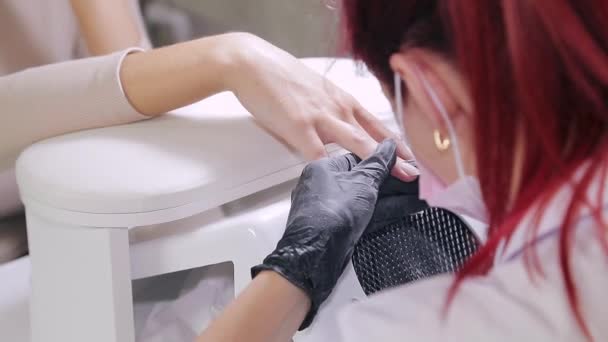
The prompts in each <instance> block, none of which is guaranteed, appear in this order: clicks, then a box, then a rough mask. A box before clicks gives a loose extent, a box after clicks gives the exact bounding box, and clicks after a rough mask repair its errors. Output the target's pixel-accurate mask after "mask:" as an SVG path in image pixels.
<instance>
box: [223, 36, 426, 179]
mask: <svg viewBox="0 0 608 342" xmlns="http://www.w3.org/2000/svg"><path fill="white" fill-rule="evenodd" d="M235 37H236V39H240V41H238V44H237V47H238V51H240V54H239V57H237V63H236V67H235V68H233V69H232V71H231V73H230V74H229V75H227V82H228V83H230V86H229V88H230V89H231V90H232V91H233V92H234V93H235V94H236V96H237V97H238V98H239V100H240V101H241V103H242V104H243V106H244V107H245V108H247V109H248V110H249V112H251V113H252V114H253V116H255V118H256V119H257V122H258V123H259V124H260V125H261V126H262V127H263V128H265V129H266V130H267V131H268V132H269V133H271V134H272V135H273V136H275V138H277V139H278V140H279V141H281V142H282V143H284V144H285V145H287V146H289V147H290V148H292V149H294V150H296V151H298V152H300V153H301V154H303V155H304V157H306V158H307V159H309V160H314V159H319V158H322V157H325V156H326V152H325V148H324V144H328V143H337V144H339V145H340V146H342V147H344V148H346V149H347V150H349V151H351V152H353V153H355V154H356V155H358V156H360V157H361V158H366V157H367V156H369V155H370V154H372V153H373V151H374V150H375V149H376V146H377V144H378V142H381V141H383V140H384V139H387V138H394V139H395V140H397V141H399V145H398V148H397V151H398V154H399V157H401V158H403V159H406V160H409V159H413V156H412V155H411V152H410V151H409V149H408V148H407V146H406V145H405V144H404V143H403V142H402V141H401V140H400V139H398V138H397V137H396V136H395V134H394V133H392V132H391V131H390V130H389V129H387V128H386V127H385V126H384V125H383V124H382V122H380V120H379V119H378V118H376V117H375V116H374V115H372V114H371V113H369V112H368V111H367V110H365V109H364V108H363V107H362V106H361V105H360V104H359V103H358V102H357V101H356V100H355V99H354V98H353V97H352V96H351V95H349V94H347V93H346V92H344V91H343V90H342V89H340V88H338V87H337V86H335V85H334V84H333V83H332V82H331V81H329V80H328V79H326V78H324V77H322V76H321V75H320V74H318V73H317V72H315V71H313V70H311V69H310V68H308V67H307V66H306V65H304V64H303V63H302V62H300V61H299V60H298V59H297V58H295V57H294V56H292V55H290V54H289V53H287V52H285V51H283V50H281V49H279V48H277V47H276V46H273V45H272V44H270V43H268V42H266V41H264V40H262V39H260V38H257V37H255V36H251V35H237V36H235ZM393 174H394V175H395V176H396V177H398V178H400V179H403V180H406V181H410V180H413V179H414V178H415V176H416V175H418V171H417V169H416V168H415V167H412V166H411V165H409V164H407V163H405V162H399V163H397V167H395V169H394V170H393Z"/></svg>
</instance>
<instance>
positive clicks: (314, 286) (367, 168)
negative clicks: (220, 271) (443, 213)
mask: <svg viewBox="0 0 608 342" xmlns="http://www.w3.org/2000/svg"><path fill="white" fill-rule="evenodd" d="M395 150H396V144H395V142H394V141H392V140H386V141H384V142H383V143H382V144H380V145H379V146H378V149H377V150H376V152H375V153H374V154H373V155H372V156H370V157H369V158H367V159H366V160H364V161H362V162H360V163H358V161H359V159H358V158H357V157H355V156H354V155H352V154H348V155H344V156H340V157H335V158H329V159H323V160H319V161H316V162H313V163H311V164H310V165H308V166H307V167H306V168H305V169H304V172H303V173H302V176H301V178H300V181H299V183H298V185H297V186H296V188H295V190H294V191H293V194H292V205H291V211H290V212H289V218H288V220H287V228H286V229H285V233H284V235H283V237H282V238H281V240H280V241H279V243H278V244H277V248H276V249H275V251H274V252H272V253H271V254H270V255H269V256H267V257H266V259H264V262H263V264H261V265H258V266H255V267H253V268H252V270H251V273H252V276H253V277H255V276H256V275H257V274H258V273H259V272H261V271H263V270H273V271H276V272H278V273H279V274H281V275H282V276H283V277H285V278H286V279H287V280H289V281H290V282H291V283H293V284H294V285H296V286H298V287H299V288H301V289H302V290H304V291H305V292H306V293H307V294H308V296H309V297H310V300H311V308H310V311H309V313H308V315H307V316H306V319H305V320H304V322H303V323H302V326H301V327H300V329H304V328H306V327H308V325H309V324H310V323H311V322H312V319H313V318H314V316H315V314H316V313H317V310H318V309H319V306H320V305H321V304H322V303H323V301H325V299H327V297H328V296H329V294H330V293H331V291H332V289H333V288H334V286H335V285H336V282H337V281H338V278H339V277H340V275H341V274H342V271H343V270H344V268H345V266H346V265H347V263H348V262H349V260H350V258H351V256H352V253H353V249H354V246H355V244H356V243H357V241H358V240H359V238H360V237H361V235H362V234H363V232H364V230H365V228H366V227H367V225H368V223H369V221H370V219H371V217H372V214H373V213H374V207H375V204H376V200H377V199H378V190H379V188H380V186H381V185H382V183H383V182H384V181H385V179H386V178H387V177H388V175H389V173H390V170H391V169H392V168H393V166H394V164H395V159H396V155H395Z"/></svg>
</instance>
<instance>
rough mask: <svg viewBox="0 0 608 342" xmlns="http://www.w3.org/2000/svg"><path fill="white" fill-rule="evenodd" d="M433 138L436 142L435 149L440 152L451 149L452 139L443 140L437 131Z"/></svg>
mask: <svg viewBox="0 0 608 342" xmlns="http://www.w3.org/2000/svg"><path fill="white" fill-rule="evenodd" d="M433 138H434V140H435V147H436V148H437V150H439V151H440V152H443V151H446V150H447V149H449V148H450V139H448V138H442V137H441V133H439V130H437V129H436V130H435V131H434V132H433Z"/></svg>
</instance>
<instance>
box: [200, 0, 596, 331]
mask: <svg viewBox="0 0 608 342" xmlns="http://www.w3.org/2000/svg"><path fill="white" fill-rule="evenodd" d="M343 10H344V13H345V29H346V30H345V32H346V37H347V38H348V42H349V43H350V47H351V49H352V53H353V54H354V56H355V57H357V58H359V59H361V60H362V61H363V62H365V64H366V65H367V66H368V67H369V68H370V69H371V70H372V71H373V72H374V73H375V74H376V75H377V76H378V78H379V79H380V81H381V82H382V83H383V84H384V87H385V90H386V93H387V95H388V96H389V97H390V98H391V100H393V101H394V102H393V103H394V107H395V109H396V112H397V113H398V119H400V120H402V121H403V123H404V127H405V133H407V138H408V141H409V142H410V143H411V147H412V150H413V152H414V154H415V155H416V156H417V162H418V165H419V166H421V168H420V171H421V176H420V183H421V195H422V196H421V197H424V198H426V199H427V200H428V201H429V202H430V203H431V204H434V203H439V202H441V203H444V204H447V205H448V206H451V205H452V204H454V202H455V200H456V202H458V201H460V202H466V203H464V204H465V205H464V206H463V209H466V210H467V211H469V214H473V215H478V217H479V218H486V219H487V222H488V223H489V227H490V229H489V231H488V241H487V243H486V244H485V245H484V246H483V247H482V248H481V249H480V251H479V252H478V253H477V254H476V255H475V256H474V257H473V258H472V260H471V261H470V262H469V263H468V264H467V265H466V266H465V267H464V269H463V270H462V271H461V272H460V273H459V274H458V275H456V276H447V275H446V276H440V277H436V278H433V279H429V280H426V281H421V282H418V283H415V284H412V285H408V286H403V287H399V288H395V289H392V290H389V291H386V292H384V293H381V294H379V295H376V296H374V297H372V298H370V299H369V300H367V301H365V302H361V303H357V304H354V305H352V307H350V308H348V309H347V310H346V311H345V312H343V315H342V316H341V317H339V320H338V322H339V327H340V329H341V330H342V336H343V340H344V341H349V342H352V341H383V342H387V341H428V340H431V341H436V340H443V341H445V340H448V341H497V340H513V341H578V340H596V341H608V294H607V293H606V292H607V291H608V230H607V227H606V212H607V209H608V198H606V189H605V183H606V182H605V180H606V175H607V172H608V169H607V166H608V163H607V160H606V159H607V158H608V150H607V148H608V26H607V25H606V23H605V21H606V18H608V2H606V1H604V0H595V1H594V0H586V1H580V0H552V1H531V0H503V1H498V0H497V1H488V0H470V1H456V0H452V1H450V0H344V2H343ZM393 94H394V95H393ZM394 150H395V148H394V144H393V143H391V142H385V143H384V144H382V145H381V146H380V147H379V149H378V150H377V152H376V154H374V155H373V156H372V157H371V158H368V159H366V160H364V161H363V162H361V163H359V164H357V160H355V159H354V158H352V157H348V156H347V157H341V158H336V159H326V160H324V161H321V162H316V163H314V164H312V165H311V166H310V167H309V168H308V169H307V170H306V171H305V172H304V174H303V177H302V179H301V181H300V184H299V186H298V187H297V188H296V190H295V193H294V199H293V207H292V211H291V214H290V218H289V221H288V224H287V228H286V232H285V235H284V237H283V239H282V240H281V241H280V242H279V244H278V246H277V249H276V250H275V251H274V252H273V253H272V254H270V255H269V256H268V257H267V258H266V259H265V260H264V263H263V264H262V265H260V266H258V267H256V268H254V270H253V271H254V272H253V273H254V275H256V276H255V278H254V280H253V282H252V284H251V285H250V287H249V288H248V289H247V290H246V291H244V293H243V294H242V295H241V296H240V297H239V298H237V299H236V300H235V301H234V302H233V303H232V304H231V306H229V308H228V309H227V310H226V311H225V312H224V314H223V315H222V316H221V317H220V318H219V319H218V320H217V321H216V322H215V323H214V324H212V325H211V326H210V327H209V328H208V329H207V330H206V331H205V332H204V333H203V335H202V336H201V341H285V340H287V339H288V338H289V337H290V336H291V335H292V334H293V333H294V332H295V330H296V329H297V328H298V327H300V326H301V325H302V324H303V325H306V324H307V323H309V322H310V321H311V320H312V318H313V316H314V314H315V312H316V310H317V308H318V307H319V305H320V304H321V303H322V302H323V300H324V299H326V298H327V296H328V294H329V293H330V292H331V290H332V288H333V286H334V285H335V283H336V279H337V278H338V277H339V275H340V273H341V272H342V269H343V265H344V264H345V262H346V261H347V260H348V259H349V257H350V255H351V253H352V252H351V251H352V245H353V243H354V242H355V241H356V240H357V239H358V238H359V236H360V235H361V234H362V230H363V229H364V227H365V226H366V224H367V223H368V221H369V218H370V216H371V212H372V211H373V208H374V204H375V201H376V199H377V196H378V187H379V184H381V183H382V181H383V180H384V178H385V177H386V176H387V174H388V170H389V167H390V166H391V163H392V162H393V160H394ZM429 189H430V190H431V191H430V192H429V191H428V190H429ZM454 189H457V190H458V191H455V190H454ZM458 194H466V196H467V197H463V198H459V197H458ZM454 195H456V197H454ZM456 204H457V203H456ZM452 207H453V208H452V209H454V210H456V211H458V205H454V206H452ZM446 305H447V306H446ZM444 308H446V309H447V311H445V313H446V314H445V315H442V313H444V311H443V309H444ZM303 322H304V323H303Z"/></svg>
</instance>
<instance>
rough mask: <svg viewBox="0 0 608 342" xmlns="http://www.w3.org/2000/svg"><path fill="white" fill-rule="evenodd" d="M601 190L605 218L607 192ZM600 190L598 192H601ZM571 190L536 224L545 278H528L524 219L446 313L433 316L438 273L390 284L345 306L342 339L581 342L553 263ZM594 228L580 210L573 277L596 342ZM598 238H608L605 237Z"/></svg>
mask: <svg viewBox="0 0 608 342" xmlns="http://www.w3.org/2000/svg"><path fill="white" fill-rule="evenodd" d="M598 183H599V182H596V183H595V184H594V188H593V189H591V196H589V198H590V199H595V198H597V196H593V194H592V193H593V192H595V191H597V190H598V189H601V190H602V191H604V200H605V202H604V203H603V208H604V219H605V216H606V213H608V196H607V195H608V193H607V192H608V191H606V190H605V189H603V184H598ZM600 186H601V187H600ZM570 193H571V190H570V188H569V187H564V189H562V191H561V192H560V193H558V194H557V195H556V196H555V197H554V199H553V200H552V202H551V204H550V205H549V206H548V207H547V211H546V213H545V215H543V217H542V219H541V220H540V231H539V235H538V239H537V242H536V247H537V252H538V257H539V259H540V261H541V264H542V269H543V271H544V275H545V277H544V278H542V277H540V276H537V277H534V281H532V280H531V279H530V277H529V276H528V273H527V271H526V268H525V263H524V258H523V257H522V253H521V248H522V246H523V245H524V243H525V241H526V235H525V233H526V232H525V231H526V229H528V228H529V227H531V226H532V220H531V216H532V215H529V216H528V217H527V219H526V220H524V221H523V222H522V224H521V225H520V227H519V228H518V231H517V233H516V235H515V236H514V237H513V240H512V242H511V243H510V244H509V246H508V247H507V248H506V249H505V253H504V254H503V253H498V256H497V260H496V263H495V266H494V268H493V270H492V271H491V272H490V273H489V274H488V275H487V276H484V277H477V278H473V279H469V280H466V281H465V282H463V283H462V286H461V287H460V289H459V291H458V292H457V294H456V296H455V298H454V300H453V302H452V305H451V306H450V309H449V312H448V315H447V316H446V318H445V319H444V320H442V318H441V317H440V315H441V313H442V308H443V305H444V303H445V299H446V293H447V290H448V288H449V287H450V285H451V284H452V282H453V276H450V275H444V276H438V277H435V278H431V279H427V280H424V281H420V282H416V283H412V284H409V285H407V286H402V287H397V288H394V289H391V290H387V291H384V292H382V293H379V294H378V295H375V296H372V297H370V298H369V299H368V300H366V301H363V302H359V303H356V304H352V305H351V306H349V307H347V309H346V310H345V311H343V312H342V314H341V315H340V316H339V329H340V331H341V335H342V337H343V341H348V342H359V341H361V342H363V341H366V342H370V341H374V342H375V341H382V342H392V341H399V342H406V341H553V342H555V341H581V340H584V336H583V334H582V332H581V330H580V329H579V326H578V325H577V323H576V320H575V318H574V315H573V313H572V311H571V310H570V307H569V304H568V300H567V297H566V292H565V289H564V283H563V281H562V275H561V272H560V264H559V257H558V252H559V231H558V229H559V228H557V227H558V226H559V223H560V222H561V219H562V218H563V215H564V213H565V209H566V205H567V203H568V202H569V197H570ZM596 225H597V224H596V223H595V221H594V220H593V219H592V218H591V217H590V215H589V214H588V213H587V212H583V213H581V215H580V217H579V219H578V221H577V224H576V226H577V227H576V233H575V239H574V240H573V241H574V243H573V245H572V247H573V249H572V254H571V257H572V259H571V260H572V261H571V266H572V272H573V273H572V275H573V278H574V280H575V284H576V287H577V291H578V292H577V293H578V295H579V301H580V307H581V311H582V312H583V315H584V318H585V322H586V323H587V325H588V327H589V328H590V331H591V333H592V335H593V337H594V339H595V341H608V249H605V248H604V246H603V245H602V244H601V242H600V239H599V237H598V234H597V233H596V231H597V230H596V229H595V227H596ZM604 234H608V233H606V232H604Z"/></svg>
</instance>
